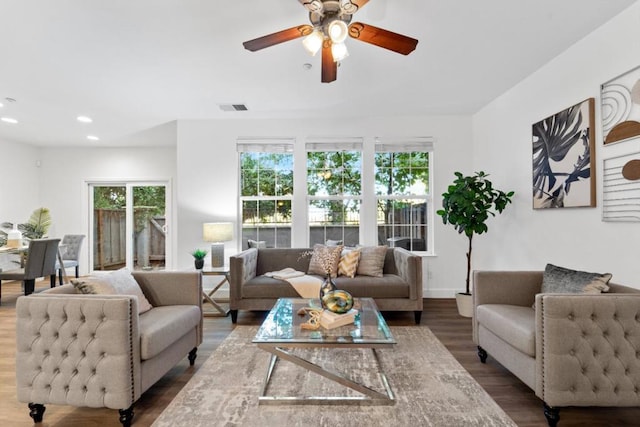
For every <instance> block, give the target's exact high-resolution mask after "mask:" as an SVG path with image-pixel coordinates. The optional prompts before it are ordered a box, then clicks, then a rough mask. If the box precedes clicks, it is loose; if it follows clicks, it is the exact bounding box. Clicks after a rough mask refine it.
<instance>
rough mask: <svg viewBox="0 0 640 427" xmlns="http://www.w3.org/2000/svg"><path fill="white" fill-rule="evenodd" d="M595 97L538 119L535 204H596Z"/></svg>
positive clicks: (535, 137)
mask: <svg viewBox="0 0 640 427" xmlns="http://www.w3.org/2000/svg"><path fill="white" fill-rule="evenodd" d="M594 103H595V100H594V98H589V99H587V100H585V101H583V102H581V103H579V104H576V105H574V106H571V107H569V108H567V109H566V110H563V111H560V112H559V113H556V114H554V115H553V116H550V117H547V118H546V119H544V120H541V121H539V122H538V123H535V124H534V125H533V127H532V134H533V208H534V209H544V208H569V207H594V206H595V205H596V182H595V158H594V157H595V144H594V138H593V132H594V127H595V126H594Z"/></svg>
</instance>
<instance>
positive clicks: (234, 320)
mask: <svg viewBox="0 0 640 427" xmlns="http://www.w3.org/2000/svg"><path fill="white" fill-rule="evenodd" d="M230 312H231V323H238V310H230Z"/></svg>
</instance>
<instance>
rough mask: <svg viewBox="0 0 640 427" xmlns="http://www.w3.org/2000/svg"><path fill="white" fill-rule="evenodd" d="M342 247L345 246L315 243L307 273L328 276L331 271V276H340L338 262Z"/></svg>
mask: <svg viewBox="0 0 640 427" xmlns="http://www.w3.org/2000/svg"><path fill="white" fill-rule="evenodd" d="M342 248H343V246H325V245H321V244H316V245H314V246H313V253H312V254H311V261H309V269H308V270H307V273H308V274H318V275H320V276H326V275H327V273H328V272H331V277H334V278H335V277H338V263H339V262H340V254H341V253H342Z"/></svg>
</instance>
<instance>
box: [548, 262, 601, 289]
mask: <svg viewBox="0 0 640 427" xmlns="http://www.w3.org/2000/svg"><path fill="white" fill-rule="evenodd" d="M609 280H611V274H610V273H603V274H601V273H588V272H586V271H577V270H570V269H568V268H564V267H558V266H555V265H553V264H547V266H546V267H545V269H544V274H543V276H542V292H543V293H572V294H581V293H585V294H599V293H600V292H607V291H608V290H609V286H608V285H607V283H609Z"/></svg>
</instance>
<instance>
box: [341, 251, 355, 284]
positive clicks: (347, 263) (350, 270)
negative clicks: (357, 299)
mask: <svg viewBox="0 0 640 427" xmlns="http://www.w3.org/2000/svg"><path fill="white" fill-rule="evenodd" d="M359 260H360V249H354V250H351V251H345V252H344V253H343V254H342V255H341V256H340V262H339V263H338V276H347V277H350V278H352V279H353V278H354V277H355V275H356V271H358V261H359Z"/></svg>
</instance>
